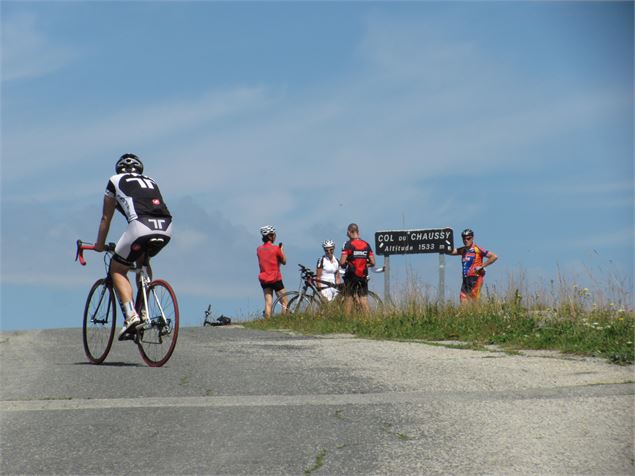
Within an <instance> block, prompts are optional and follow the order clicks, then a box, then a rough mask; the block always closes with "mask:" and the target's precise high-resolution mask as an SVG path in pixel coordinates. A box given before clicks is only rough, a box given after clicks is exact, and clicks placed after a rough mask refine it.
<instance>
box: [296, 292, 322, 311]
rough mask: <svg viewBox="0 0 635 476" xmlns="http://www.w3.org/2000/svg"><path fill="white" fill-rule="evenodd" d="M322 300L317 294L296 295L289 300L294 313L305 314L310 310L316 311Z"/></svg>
mask: <svg viewBox="0 0 635 476" xmlns="http://www.w3.org/2000/svg"><path fill="white" fill-rule="evenodd" d="M320 304H321V302H320V301H318V299H317V298H316V297H315V296H307V295H306V294H305V295H304V296H301V295H298V296H294V297H293V298H291V299H290V300H289V310H290V311H291V312H292V313H293V314H305V313H309V312H316V311H317V310H318V309H319V307H320Z"/></svg>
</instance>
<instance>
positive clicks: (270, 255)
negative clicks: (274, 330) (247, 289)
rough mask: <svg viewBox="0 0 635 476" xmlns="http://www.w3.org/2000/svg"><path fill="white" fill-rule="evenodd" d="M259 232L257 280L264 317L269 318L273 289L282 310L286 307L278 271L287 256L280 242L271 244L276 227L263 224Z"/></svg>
mask: <svg viewBox="0 0 635 476" xmlns="http://www.w3.org/2000/svg"><path fill="white" fill-rule="evenodd" d="M260 234H261V235H262V245H260V246H259V247H258V249H257V250H256V254H257V255H258V266H259V267H260V273H259V274H258V280H259V281H260V286H261V287H262V292H263V294H264V296H265V319H269V317H270V316H271V306H272V304H273V292H274V291H275V292H276V295H277V296H278V297H279V298H280V300H281V301H282V310H283V312H285V311H286V309H287V304H288V303H287V297H286V296H285V293H284V284H283V283H282V273H281V272H280V265H281V264H283V265H284V264H287V257H286V256H285V254H284V248H283V247H282V243H279V244H278V246H276V245H274V244H273V243H274V242H275V241H276V229H275V228H274V227H272V226H271V225H265V226H263V227H261V228H260Z"/></svg>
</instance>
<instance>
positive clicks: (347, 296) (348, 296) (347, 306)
mask: <svg viewBox="0 0 635 476" xmlns="http://www.w3.org/2000/svg"><path fill="white" fill-rule="evenodd" d="M354 288H355V283H354V281H353V278H347V279H345V280H344V288H343V289H342V294H343V296H344V314H346V315H349V314H350V313H351V311H352V309H353V295H354V294H355V292H354Z"/></svg>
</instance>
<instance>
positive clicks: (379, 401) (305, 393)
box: [0, 326, 635, 475]
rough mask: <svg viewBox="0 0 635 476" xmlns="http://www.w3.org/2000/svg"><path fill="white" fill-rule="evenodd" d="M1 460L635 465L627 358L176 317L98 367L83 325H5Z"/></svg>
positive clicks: (527, 468)
mask: <svg viewBox="0 0 635 476" xmlns="http://www.w3.org/2000/svg"><path fill="white" fill-rule="evenodd" d="M0 362H1V368H0V371H1V372H0V376H1V379H2V380H1V390H0V414H1V418H2V420H1V425H2V426H1V451H2V453H1V466H0V471H1V473H2V474H3V475H5V474H6V475H8V474H139V473H141V474H228V475H252V474H255V475H261V474H263V475H265V474H266V475H284V474H291V475H302V474H315V475H319V474H342V475H344V474H346V475H350V474H501V475H503V474H504V475H509V474H597V475H618V474H624V475H626V474H628V475H632V474H635V467H634V454H633V428H634V403H635V385H634V384H633V382H634V381H635V375H634V368H633V367H632V366H631V367H619V366H615V365H611V364H608V363H606V362H603V361H601V360H597V359H583V358H575V359H572V358H564V357H562V356H558V355H557V354H553V353H530V354H527V355H513V356H512V355H507V354H504V353H500V352H482V351H470V350H459V349H450V348H445V347H439V346H431V345H425V344H419V343H399V342H384V341H370V340H363V339H356V338H353V337H351V336H345V335H341V336H330V337H323V338H320V337H304V336H297V335H293V334H290V333H283V332H259V331H252V330H247V329H243V328H241V327H239V326H229V327H216V328H211V327H207V328H203V327H200V328H186V329H182V333H181V335H180V337H179V343H178V345H177V348H176V351H175V353H174V356H173V357H172V360H170V362H168V364H167V365H166V366H165V367H163V368H159V369H153V368H149V367H147V366H145V365H144V364H143V361H142V360H141V358H140V356H139V354H138V352H137V350H136V347H135V346H134V345H133V344H132V343H130V342H115V344H114V346H113V349H112V351H111V354H110V356H109V357H108V359H107V360H106V362H105V363H104V364H103V365H100V366H95V365H90V364H87V362H86V359H85V357H84V354H83V349H82V345H81V331H80V330H79V329H66V330H46V331H29V332H11V333H9V332H5V333H0Z"/></svg>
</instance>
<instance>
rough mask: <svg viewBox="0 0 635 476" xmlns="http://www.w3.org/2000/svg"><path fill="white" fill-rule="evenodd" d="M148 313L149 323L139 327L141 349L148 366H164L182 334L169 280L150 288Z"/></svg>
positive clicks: (138, 338) (137, 339)
mask: <svg viewBox="0 0 635 476" xmlns="http://www.w3.org/2000/svg"><path fill="white" fill-rule="evenodd" d="M147 311H148V314H147V317H148V320H147V321H146V322H145V323H141V324H140V325H139V326H137V338H136V341H137V346H138V347H139V352H140V353H141V357H142V358H143V360H144V362H145V363H146V364H148V365H149V366H150V367H161V366H162V365H163V364H165V363H166V362H167V361H168V360H170V357H171V356H172V352H174V347H175V346H176V340H177V337H178V335H179V305H178V303H177V302H176V295H175V294H174V290H173V289H172V286H170V285H169V284H168V283H167V282H166V281H163V280H160V279H158V280H156V281H152V282H151V283H150V285H149V286H148V309H147Z"/></svg>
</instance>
